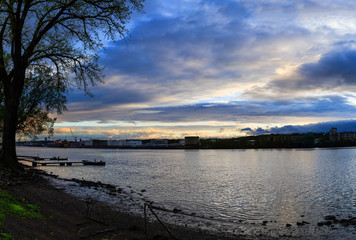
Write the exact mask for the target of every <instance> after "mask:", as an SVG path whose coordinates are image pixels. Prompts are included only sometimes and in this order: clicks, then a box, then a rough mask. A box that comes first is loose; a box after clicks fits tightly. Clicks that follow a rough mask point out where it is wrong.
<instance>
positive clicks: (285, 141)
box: [191, 133, 356, 149]
mask: <svg viewBox="0 0 356 240" xmlns="http://www.w3.org/2000/svg"><path fill="white" fill-rule="evenodd" d="M347 146H356V139H355V138H353V139H350V138H349V139H336V140H335V139H331V138H330V137H329V134H325V133H295V134H270V135H259V136H248V137H239V138H227V139H200V145H199V146H196V147H197V148H204V149H209V148H212V149H219V148H221V149H246V148H311V147H347ZM191 147H192V146H191Z"/></svg>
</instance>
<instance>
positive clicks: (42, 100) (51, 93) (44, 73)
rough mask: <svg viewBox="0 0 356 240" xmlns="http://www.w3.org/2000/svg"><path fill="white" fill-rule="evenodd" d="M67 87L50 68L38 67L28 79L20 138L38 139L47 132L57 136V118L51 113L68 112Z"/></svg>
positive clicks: (0, 118) (0, 116) (0, 120)
mask: <svg viewBox="0 0 356 240" xmlns="http://www.w3.org/2000/svg"><path fill="white" fill-rule="evenodd" d="M65 93H66V86H65V85H64V84H63V83H62V82H58V81H57V79H56V77H55V76H54V75H53V71H52V70H50V69H49V68H40V67H36V68H34V69H33V71H31V72H29V74H27V76H26V78H25V84H24V89H23V92H22V96H21V98H20V104H19V109H18V122H17V129H16V130H17V134H19V135H20V136H27V137H29V136H36V135H39V134H41V133H43V132H44V131H47V132H48V135H49V136H50V135H52V134H53V124H54V122H55V121H56V119H55V118H51V117H50V113H53V112H55V111H56V112H57V113H59V114H60V113H62V111H64V110H66V106H65V104H66V102H67V97H66V95H65ZM3 95H4V94H3V89H0V133H1V134H2V132H3V127H4V108H5V107H4V102H3V101H2V100H3Z"/></svg>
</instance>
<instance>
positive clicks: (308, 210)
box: [18, 147, 356, 223]
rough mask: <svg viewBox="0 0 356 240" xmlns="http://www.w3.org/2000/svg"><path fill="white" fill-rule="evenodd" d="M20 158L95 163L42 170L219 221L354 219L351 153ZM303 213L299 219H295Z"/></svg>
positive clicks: (94, 152) (101, 153) (48, 152)
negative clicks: (130, 191) (133, 192)
mask: <svg viewBox="0 0 356 240" xmlns="http://www.w3.org/2000/svg"><path fill="white" fill-rule="evenodd" d="M18 152H19V153H20V154H24V155H37V154H39V156H43V157H46V156H63V157H66V156H68V157H69V158H70V159H71V160H81V159H98V160H104V161H106V163H107V164H106V166H105V167H90V166H86V167H43V168H44V169H46V170H47V171H49V172H53V173H54V174H57V175H59V176H61V177H64V178H69V179H70V178H78V179H82V178H83V179H86V180H92V181H101V182H105V183H110V184H114V185H117V186H120V187H124V188H125V187H127V186H130V187H132V189H135V190H136V191H140V190H143V189H144V190H146V191H145V192H144V193H143V197H144V198H145V199H149V200H151V201H154V202H155V203H156V204H158V205H161V206H164V207H166V208H170V209H173V208H179V209H182V210H184V211H185V212H187V213H196V214H200V215H204V216H205V217H207V218H209V217H214V219H220V220H224V221H232V222H238V221H239V220H244V221H262V220H268V221H277V222H279V223H288V222H296V221H299V220H301V218H303V217H305V218H308V220H310V221H315V222H316V221H320V220H321V218H322V217H323V216H325V215H329V214H332V215H337V214H338V215H340V216H348V215H349V214H356V197H355V190H356V164H355V163H356V160H355V159H354V157H353V156H355V154H356V149H354V148H340V149H297V150H293V149H290V150H108V149H46V148H25V147H19V148H18ZM302 216H303V217H302Z"/></svg>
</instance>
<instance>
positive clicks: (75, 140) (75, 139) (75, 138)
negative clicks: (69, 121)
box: [69, 128, 77, 142]
mask: <svg viewBox="0 0 356 240" xmlns="http://www.w3.org/2000/svg"><path fill="white" fill-rule="evenodd" d="M69 129H70V133H71V134H72V137H73V138H74V142H77V137H74V134H73V131H72V128H69Z"/></svg>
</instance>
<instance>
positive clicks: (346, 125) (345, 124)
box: [240, 120, 356, 135]
mask: <svg viewBox="0 0 356 240" xmlns="http://www.w3.org/2000/svg"><path fill="white" fill-rule="evenodd" d="M331 128H337V129H338V131H339V132H356V120H342V121H331V122H321V123H314V124H306V125H287V126H283V127H271V128H256V129H251V128H243V129H241V130H240V131H241V132H246V133H248V134H249V135H262V134H291V133H308V132H315V133H327V132H328V131H329V130H330V129H331Z"/></svg>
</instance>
